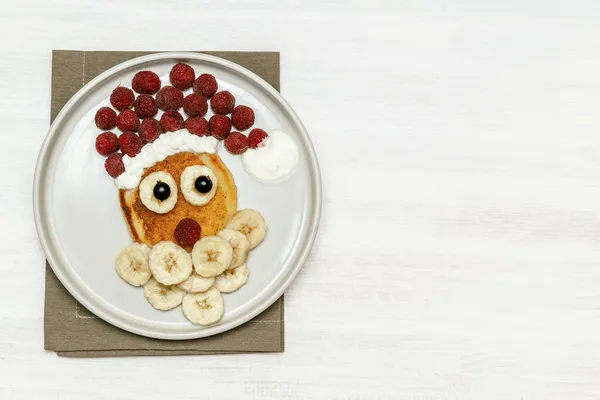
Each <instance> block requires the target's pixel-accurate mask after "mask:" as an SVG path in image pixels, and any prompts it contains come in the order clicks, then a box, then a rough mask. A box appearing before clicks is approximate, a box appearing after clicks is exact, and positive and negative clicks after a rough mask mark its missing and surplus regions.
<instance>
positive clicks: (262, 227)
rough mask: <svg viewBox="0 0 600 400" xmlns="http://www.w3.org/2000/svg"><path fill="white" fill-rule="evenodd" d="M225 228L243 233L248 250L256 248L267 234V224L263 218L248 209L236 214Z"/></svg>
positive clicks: (256, 212)
mask: <svg viewBox="0 0 600 400" xmlns="http://www.w3.org/2000/svg"><path fill="white" fill-rule="evenodd" d="M226 228H228V229H233V230H234V231H238V232H241V233H243V234H244V235H245V236H246V239H248V242H250V249H253V248H255V247H256V246H258V245H259V244H260V242H262V241H263V239H264V238H265V235H266V234H267V223H266V222H265V219H264V218H263V216H262V215H260V213H259V212H258V211H256V210H252V209H249V208H247V209H245V210H239V211H238V212H236V213H235V214H234V215H233V217H231V219H230V220H229V223H228V224H227V226H226Z"/></svg>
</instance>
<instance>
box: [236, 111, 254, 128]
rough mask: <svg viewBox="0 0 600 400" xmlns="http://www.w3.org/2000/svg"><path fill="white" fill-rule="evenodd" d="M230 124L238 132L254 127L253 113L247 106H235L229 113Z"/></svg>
mask: <svg viewBox="0 0 600 400" xmlns="http://www.w3.org/2000/svg"><path fill="white" fill-rule="evenodd" d="M231 123H232V124H233V126H235V127H236V128H237V129H238V130H240V131H245V130H246V129H248V128H250V127H251V126H252V125H254V111H252V109H251V108H250V107H247V106H237V107H236V108H234V109H233V113H231Z"/></svg>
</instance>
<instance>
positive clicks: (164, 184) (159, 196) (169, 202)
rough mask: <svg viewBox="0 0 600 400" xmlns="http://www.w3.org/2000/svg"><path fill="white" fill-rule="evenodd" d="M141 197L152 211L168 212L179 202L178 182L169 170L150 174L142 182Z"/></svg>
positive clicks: (158, 212)
mask: <svg viewBox="0 0 600 400" xmlns="http://www.w3.org/2000/svg"><path fill="white" fill-rule="evenodd" d="M140 199H141V200H142V203H143V204H144V205H145V206H146V208H148V209H149V210H150V211H154V212H155V213H157V214H166V213H168V212H169V211H171V210H172V209H173V208H174V207H175V204H176V203H177V184H176V183H175V179H173V177H172V176H171V174H169V173H168V172H163V171H158V172H153V173H151V174H149V175H148V176H147V177H145V178H144V180H143V181H142V182H141V183H140Z"/></svg>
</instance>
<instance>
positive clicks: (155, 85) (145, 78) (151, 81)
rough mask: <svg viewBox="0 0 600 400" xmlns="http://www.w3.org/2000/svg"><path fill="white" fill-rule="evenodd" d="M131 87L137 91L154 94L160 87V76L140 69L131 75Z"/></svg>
mask: <svg viewBox="0 0 600 400" xmlns="http://www.w3.org/2000/svg"><path fill="white" fill-rule="evenodd" d="M131 87H132V88H133V90H135V91H136V92H138V93H142V94H154V93H156V92H158V90H159V89H160V78H159V77H158V75H156V74H155V73H154V72H152V71H140V72H138V73H137V74H135V75H134V76H133V79H132V81H131Z"/></svg>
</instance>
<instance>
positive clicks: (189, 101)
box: [183, 93, 208, 117]
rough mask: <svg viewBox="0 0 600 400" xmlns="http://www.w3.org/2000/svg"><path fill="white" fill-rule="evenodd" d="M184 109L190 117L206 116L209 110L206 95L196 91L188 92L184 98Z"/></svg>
mask: <svg viewBox="0 0 600 400" xmlns="http://www.w3.org/2000/svg"><path fill="white" fill-rule="evenodd" d="M183 111H185V113H186V114H187V115H188V116H190V117H197V116H201V117H204V115H205V114H206V112H207V111H208V103H207V102H206V97H204V96H202V95H201V94H196V93H192V94H188V95H187V96H185V99H183Z"/></svg>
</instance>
